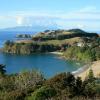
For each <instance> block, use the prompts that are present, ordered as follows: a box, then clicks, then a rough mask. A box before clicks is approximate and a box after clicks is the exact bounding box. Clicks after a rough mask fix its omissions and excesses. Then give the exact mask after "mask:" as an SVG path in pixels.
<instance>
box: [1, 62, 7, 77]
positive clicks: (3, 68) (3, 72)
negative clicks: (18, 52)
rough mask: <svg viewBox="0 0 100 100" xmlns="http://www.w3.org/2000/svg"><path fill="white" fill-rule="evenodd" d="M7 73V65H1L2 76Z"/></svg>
mask: <svg viewBox="0 0 100 100" xmlns="http://www.w3.org/2000/svg"><path fill="white" fill-rule="evenodd" d="M5 73H6V70H5V65H3V64H0V74H1V75H4V74H5Z"/></svg>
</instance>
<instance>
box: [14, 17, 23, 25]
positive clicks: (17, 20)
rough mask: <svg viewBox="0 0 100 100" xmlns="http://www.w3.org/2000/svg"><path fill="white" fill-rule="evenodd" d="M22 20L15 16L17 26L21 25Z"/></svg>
mask: <svg viewBox="0 0 100 100" xmlns="http://www.w3.org/2000/svg"><path fill="white" fill-rule="evenodd" d="M23 20H24V18H23V17H22V16H17V17H16V23H17V25H23Z"/></svg>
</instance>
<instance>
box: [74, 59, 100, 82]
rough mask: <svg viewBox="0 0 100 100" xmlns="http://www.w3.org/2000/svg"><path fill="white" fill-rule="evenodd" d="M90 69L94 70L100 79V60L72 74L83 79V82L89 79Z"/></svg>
mask: <svg viewBox="0 0 100 100" xmlns="http://www.w3.org/2000/svg"><path fill="white" fill-rule="evenodd" d="M90 69H92V70H93V73H94V76H95V77H100V60H99V61H95V62H93V63H92V65H89V64H87V65H85V66H83V67H82V68H80V69H78V70H77V71H75V72H72V74H74V75H75V77H81V78H82V80H84V79H85V78H86V77H87V75H88V73H89V70H90Z"/></svg>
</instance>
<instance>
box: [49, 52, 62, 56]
mask: <svg viewBox="0 0 100 100" xmlns="http://www.w3.org/2000/svg"><path fill="white" fill-rule="evenodd" d="M49 53H50V54H55V55H63V53H62V52H57V51H55V52H49Z"/></svg>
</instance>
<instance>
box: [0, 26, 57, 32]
mask: <svg viewBox="0 0 100 100" xmlns="http://www.w3.org/2000/svg"><path fill="white" fill-rule="evenodd" d="M48 29H49V30H53V29H57V26H56V25H53V26H50V25H49V26H38V25H37V26H35V25H34V26H16V27H12V28H5V29H1V30H0V31H17V32H18V31H20V32H21V31H24V32H31V31H34V32H40V31H44V30H48Z"/></svg>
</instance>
